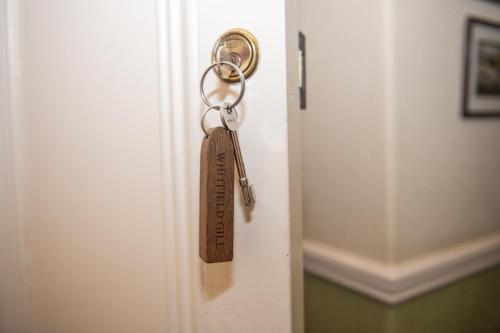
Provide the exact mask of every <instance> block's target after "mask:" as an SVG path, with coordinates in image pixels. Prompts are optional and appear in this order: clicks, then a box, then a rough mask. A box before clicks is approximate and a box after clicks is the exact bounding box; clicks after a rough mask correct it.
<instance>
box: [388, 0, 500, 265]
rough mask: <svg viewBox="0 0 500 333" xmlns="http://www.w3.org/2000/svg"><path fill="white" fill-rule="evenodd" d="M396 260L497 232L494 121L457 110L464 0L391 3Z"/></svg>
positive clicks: (484, 7) (476, 5)
mask: <svg viewBox="0 0 500 333" xmlns="http://www.w3.org/2000/svg"><path fill="white" fill-rule="evenodd" d="M394 3H395V18H394V21H395V45H396V48H395V59H396V62H395V69H394V72H395V74H396V76H395V86H396V95H395V97H396V98H395V105H396V106H395V109H396V112H395V117H396V152H395V156H396V165H397V170H396V174H395V175H394V177H396V183H397V188H396V196H397V204H396V210H397V215H396V220H397V223H398V224H397V247H396V248H395V250H396V252H395V254H396V257H397V259H398V260H403V259H407V258H412V257H415V256H419V255H423V254H427V253H429V252H432V251H436V250H439V249H442V248H446V247H449V246H453V245H455V244H457V243H461V242H465V241H470V240H473V239H477V238H481V237H484V236H489V235H491V234H492V233H495V232H500V204H499V203H500V119H489V120H484V119H481V120H464V119H463V118H462V117H461V115H460V112H461V107H462V106H461V96H462V75H463V65H464V64H463V53H462V50H463V44H464V42H463V41H464V32H465V18H466V17H467V16H476V17H481V18H484V19H489V20H493V21H497V22H498V21H500V6H498V5H495V4H488V3H483V2H479V1H470V0H461V1H456V0H441V1H432V0H425V1H413V0H398V1H395V2H394Z"/></svg>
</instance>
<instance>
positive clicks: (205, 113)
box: [201, 105, 222, 136]
mask: <svg viewBox="0 0 500 333" xmlns="http://www.w3.org/2000/svg"><path fill="white" fill-rule="evenodd" d="M210 110H217V111H219V113H220V110H221V107H220V106H218V105H214V106H211V107H209V108H208V109H207V110H206V111H205V112H203V115H202V116H201V129H202V130H203V132H205V135H206V136H208V130H207V128H206V126H205V117H206V116H207V113H208V112H210ZM221 118H222V115H221Z"/></svg>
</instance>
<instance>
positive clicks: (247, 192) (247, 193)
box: [230, 130, 255, 207]
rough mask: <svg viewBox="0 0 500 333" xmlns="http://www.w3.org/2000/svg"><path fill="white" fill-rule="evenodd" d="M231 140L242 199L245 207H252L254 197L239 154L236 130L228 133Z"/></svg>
mask: <svg viewBox="0 0 500 333" xmlns="http://www.w3.org/2000/svg"><path fill="white" fill-rule="evenodd" d="M230 133H231V140H232V141H233V146H234V158H235V160H236V169H238V175H239V176H240V187H241V191H242V192H243V199H244V201H245V206H247V207H253V206H254V204H255V197H254V193H253V189H252V185H250V184H249V182H248V178H247V174H246V170H245V163H244V162H243V156H242V154H241V148H240V141H239V139H238V132H237V131H236V130H234V131H230Z"/></svg>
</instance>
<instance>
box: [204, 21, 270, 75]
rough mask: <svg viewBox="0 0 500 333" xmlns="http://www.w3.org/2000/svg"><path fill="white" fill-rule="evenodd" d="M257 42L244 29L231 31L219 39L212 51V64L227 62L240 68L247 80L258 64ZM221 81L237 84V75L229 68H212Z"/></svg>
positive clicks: (222, 66)
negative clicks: (221, 61)
mask: <svg viewBox="0 0 500 333" xmlns="http://www.w3.org/2000/svg"><path fill="white" fill-rule="evenodd" d="M259 56H260V51H259V42H258V41H257V38H255V36H254V35H253V34H252V33H251V32H249V31H247V30H245V29H231V30H229V31H226V32H225V33H224V34H222V36H220V37H219V39H218V40H217V42H216V43H215V45H214V49H213V51H212V62H214V63H215V62H217V61H220V60H223V61H229V62H232V63H233V64H235V65H237V66H239V67H240V69H241V71H242V72H243V75H244V76H245V79H247V78H249V77H250V76H251V75H252V74H253V73H254V72H255V69H256V68H257V64H258V63H259ZM214 70H215V72H216V73H217V75H219V77H220V78H221V79H223V80H224V81H227V82H239V81H240V78H239V75H238V73H236V71H234V70H233V69H231V68H230V67H229V66H227V65H226V66H224V65H221V66H220V67H216V68H214Z"/></svg>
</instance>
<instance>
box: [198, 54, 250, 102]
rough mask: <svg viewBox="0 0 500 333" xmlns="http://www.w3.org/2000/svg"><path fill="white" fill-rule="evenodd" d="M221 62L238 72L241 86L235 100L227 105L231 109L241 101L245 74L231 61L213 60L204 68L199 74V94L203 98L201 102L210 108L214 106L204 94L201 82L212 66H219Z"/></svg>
mask: <svg viewBox="0 0 500 333" xmlns="http://www.w3.org/2000/svg"><path fill="white" fill-rule="evenodd" d="M221 64H223V65H228V66H230V67H231V68H232V69H233V70H235V71H236V72H237V73H238V75H239V77H240V86H241V90H240V95H239V96H238V98H236V101H234V103H233V104H231V105H230V106H229V108H230V109H232V108H234V107H235V106H236V105H238V104H239V103H240V102H241V99H242V98H243V95H244V94H245V75H244V74H243V72H242V71H241V69H240V68H239V67H238V66H237V65H235V64H233V63H232V62H229V61H219V62H215V63H213V64H211V65H210V66H208V68H207V69H206V70H205V72H204V73H203V75H202V76H201V79H200V94H201V98H202V99H203V102H205V104H206V105H208V106H209V107H210V108H214V107H215V105H213V104H212V103H210V102H209V101H208V98H207V97H206V96H205V91H204V89H203V84H204V83H205V78H206V76H207V74H208V72H210V70H211V69H212V68H214V67H216V66H220V65H221ZM209 110H210V109H209ZM207 111H208V110H207Z"/></svg>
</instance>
